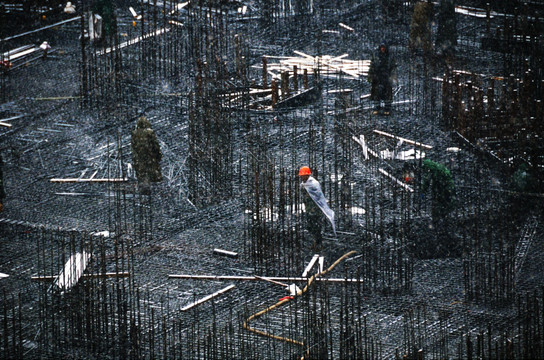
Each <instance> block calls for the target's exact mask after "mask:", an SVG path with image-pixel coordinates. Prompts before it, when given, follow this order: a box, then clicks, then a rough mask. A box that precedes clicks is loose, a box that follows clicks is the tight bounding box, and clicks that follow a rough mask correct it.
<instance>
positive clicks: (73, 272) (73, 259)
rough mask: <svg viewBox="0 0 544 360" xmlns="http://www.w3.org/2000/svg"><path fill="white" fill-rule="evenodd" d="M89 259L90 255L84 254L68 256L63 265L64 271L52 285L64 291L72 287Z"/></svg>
mask: <svg viewBox="0 0 544 360" xmlns="http://www.w3.org/2000/svg"><path fill="white" fill-rule="evenodd" d="M90 258H91V254H89V253H86V252H82V253H76V254H74V255H72V256H70V259H68V261H67V262H66V265H64V269H63V270H62V271H61V272H60V274H59V275H58V276H57V277H56V278H55V280H54V282H53V283H54V284H55V285H56V286H57V287H59V288H60V289H64V290H68V289H70V288H71V287H73V286H74V285H75V284H77V282H78V281H79V279H80V278H81V276H82V275H83V272H84V271H85V269H86V268H87V264H88V262H89V259H90Z"/></svg>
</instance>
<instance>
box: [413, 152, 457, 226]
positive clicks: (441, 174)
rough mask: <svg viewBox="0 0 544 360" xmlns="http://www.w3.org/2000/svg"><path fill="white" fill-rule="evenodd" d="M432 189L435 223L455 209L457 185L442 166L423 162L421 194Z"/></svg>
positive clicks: (428, 161)
mask: <svg viewBox="0 0 544 360" xmlns="http://www.w3.org/2000/svg"><path fill="white" fill-rule="evenodd" d="M429 188H430V189H431V196H432V209H431V211H432V217H433V221H438V220H439V219H443V218H445V217H446V216H447V215H448V214H449V213H450V212H451V211H452V210H453V209H454V207H455V185H454V183H453V178H452V176H451V173H450V171H449V170H448V169H447V168H446V167H445V166H444V165H442V164H439V163H437V162H434V161H432V160H429V159H425V160H423V170H422V179H421V192H422V194H424V193H425V192H427V190H428V189H429Z"/></svg>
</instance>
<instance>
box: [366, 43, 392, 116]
mask: <svg viewBox="0 0 544 360" xmlns="http://www.w3.org/2000/svg"><path fill="white" fill-rule="evenodd" d="M396 68H397V65H396V63H395V60H394V59H393V58H392V57H390V56H389V49H388V48H387V46H386V45H385V44H382V45H380V47H379V48H378V52H377V54H373V55H372V60H371V61H370V68H369V69H368V81H370V84H371V85H372V86H371V89H370V100H372V102H373V103H374V112H373V113H374V115H378V114H383V115H389V114H390V113H391V102H392V101H393V83H396V81H397V75H396ZM382 102H383V103H384V108H383V112H382Z"/></svg>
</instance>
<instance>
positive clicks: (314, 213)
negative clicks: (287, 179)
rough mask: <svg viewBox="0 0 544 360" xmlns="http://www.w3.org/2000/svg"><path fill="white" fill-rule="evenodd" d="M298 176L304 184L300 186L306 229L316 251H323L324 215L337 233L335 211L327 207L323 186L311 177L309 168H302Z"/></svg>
mask: <svg viewBox="0 0 544 360" xmlns="http://www.w3.org/2000/svg"><path fill="white" fill-rule="evenodd" d="M298 175H299V176H300V179H301V181H302V183H301V184H300V187H301V191H302V199H303V202H304V209H305V212H306V229H307V230H308V232H309V233H310V234H311V235H312V237H313V239H314V243H313V245H312V248H313V249H314V250H317V251H319V250H321V247H322V243H323V236H322V234H321V230H322V228H323V215H325V216H326V217H327V219H329V221H330V222H331V225H332V228H333V231H334V232H335V233H336V229H335V225H334V211H332V210H331V209H330V208H329V206H328V205H327V200H326V199H325V196H324V195H323V191H322V190H321V185H320V184H319V182H318V181H317V180H316V179H314V178H313V177H312V176H311V175H312V172H311V170H310V168H309V167H307V166H303V167H301V168H300V170H299V173H298Z"/></svg>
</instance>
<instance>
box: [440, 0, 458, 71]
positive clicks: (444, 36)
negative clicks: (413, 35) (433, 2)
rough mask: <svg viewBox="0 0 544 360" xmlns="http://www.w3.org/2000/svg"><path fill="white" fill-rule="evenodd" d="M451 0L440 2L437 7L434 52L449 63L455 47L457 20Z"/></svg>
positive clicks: (441, 0)
mask: <svg viewBox="0 0 544 360" xmlns="http://www.w3.org/2000/svg"><path fill="white" fill-rule="evenodd" d="M455 16H456V15H455V4H454V3H453V0H440V3H439V7H438V16H437V20H438V28H437V31H436V42H435V44H436V52H437V55H439V56H442V57H443V58H444V60H446V61H448V62H451V60H452V57H453V54H454V53H455V46H456V45H457V20H456V17H455Z"/></svg>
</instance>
